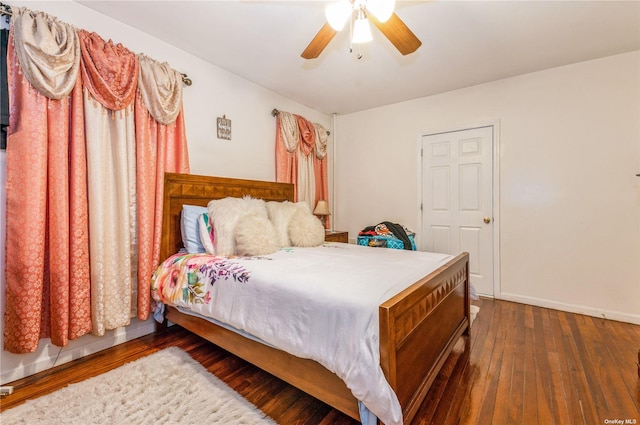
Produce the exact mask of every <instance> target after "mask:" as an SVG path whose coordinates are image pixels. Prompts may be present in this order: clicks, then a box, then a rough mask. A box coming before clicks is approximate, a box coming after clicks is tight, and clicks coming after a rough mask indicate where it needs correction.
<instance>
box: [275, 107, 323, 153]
mask: <svg viewBox="0 0 640 425" xmlns="http://www.w3.org/2000/svg"><path fill="white" fill-rule="evenodd" d="M278 127H279V129H278V131H279V133H280V139H281V141H282V144H283V145H284V147H285V149H286V151H287V152H289V153H294V152H296V151H297V150H298V148H300V152H301V153H302V154H303V155H304V156H309V154H311V153H314V155H315V157H316V158H318V159H320V160H322V159H324V157H325V156H326V155H327V140H328V136H327V130H326V129H325V128H324V127H323V126H322V125H320V124H318V123H312V122H311V121H309V120H307V119H306V118H305V117H303V116H300V115H296V114H292V113H289V112H284V111H279V112H278Z"/></svg>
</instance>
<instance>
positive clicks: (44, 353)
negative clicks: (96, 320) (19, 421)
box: [0, 318, 156, 385]
mask: <svg viewBox="0 0 640 425" xmlns="http://www.w3.org/2000/svg"><path fill="white" fill-rule="evenodd" d="M155 329H156V322H155V321H154V320H153V319H152V318H151V319H149V320H145V321H140V320H137V319H132V320H131V324H130V325H129V326H126V327H122V328H118V329H114V330H111V331H107V332H106V333H105V335H104V336H101V337H97V336H93V335H85V336H82V337H80V338H78V339H76V340H74V341H70V342H69V344H68V345H67V346H66V347H64V348H63V349H62V351H60V347H57V346H55V345H53V344H51V341H50V340H49V339H44V340H41V341H40V345H39V346H38V350H37V351H36V352H35V353H27V354H12V353H9V352H6V351H4V352H3V353H2V360H1V369H2V373H1V374H0V382H1V383H2V385H4V384H6V383H9V382H13V381H15V380H17V379H22V378H25V377H27V376H30V375H33V374H36V373H38V372H42V371H44V370H47V369H50V368H51V367H52V366H53V365H54V364H53V363H54V361H55V366H58V365H61V364H64V363H68V362H70V361H72V360H75V359H79V358H81V357H85V356H88V355H90V354H93V353H97V352H98V351H102V350H104V349H107V348H110V347H113V346H115V345H118V344H122V343H123V342H127V341H130V340H132V339H136V338H139V337H141V336H143V335H147V334H150V333H153V332H155ZM58 353H60V355H59V357H58V360H57V361H56V356H58Z"/></svg>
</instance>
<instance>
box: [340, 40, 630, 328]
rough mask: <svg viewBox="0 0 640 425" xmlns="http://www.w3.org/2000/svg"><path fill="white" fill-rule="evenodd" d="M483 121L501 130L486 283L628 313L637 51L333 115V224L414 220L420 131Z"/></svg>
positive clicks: (569, 304) (550, 301) (567, 305)
mask: <svg viewBox="0 0 640 425" xmlns="http://www.w3.org/2000/svg"><path fill="white" fill-rule="evenodd" d="M425 78H429V76H428V75H425ZM486 122H499V129H500V134H499V143H500V144H499V152H500V158H499V161H500V169H499V174H500V182H499V184H500V192H499V199H500V220H499V222H496V225H497V226H499V231H500V240H499V244H500V253H501V255H500V270H499V275H500V277H501V279H500V288H499V290H500V292H498V293H497V295H498V296H499V297H501V298H504V299H509V300H514V301H520V302H525V303H530V304H535V305H541V306H546V307H552V308H557V309H562V310H567V311H574V312H580V313H585V314H590V315H594V316H598V317H602V316H605V317H608V318H613V319H616V320H622V321H628V322H632V323H640V178H638V177H635V174H636V173H640V52H632V53H627V54H622V55H616V56H612V57H607V58H603V59H599V60H593V61H589V62H583V63H579V64H574V65H570V66H564V67H561V68H555V69H550V70H546V71H541V72H536V73H532V74H527V75H523V76H519V77H515V78H510V79H505V80H501V81H496V82H492V83H488V84H483V85H479V86H475V87H470V88H466V89H462V90H457V91H452V92H448V93H444V94H440V95H436V96H431V97H426V98H421V99H416V100H412V101H408V102H403V103H399V104H395V105H389V106H385V107H381V108H376V109H372V110H368V111H363V112H359V113H354V114H349V115H341V116H339V117H338V118H337V121H336V124H335V126H336V142H335V143H336V156H335V167H336V172H335V181H336V190H335V199H336V200H335V205H334V208H335V215H334V219H335V226H334V227H336V228H339V229H341V230H348V231H349V232H350V237H351V238H354V237H355V235H356V234H357V232H358V231H359V230H360V229H361V228H363V227H364V226H366V225H371V224H375V223H378V222H380V221H383V220H390V221H396V222H400V223H403V224H405V225H407V226H408V227H409V228H411V229H414V230H417V228H418V226H419V214H418V203H419V202H418V186H419V178H418V175H419V174H418V173H419V168H418V160H417V155H418V150H417V145H418V140H419V139H420V136H421V135H422V134H427V133H431V132H433V131H441V130H447V129H460V128H464V127H465V126H466V125H467V124H475V123H486ZM354 188H357V189H354Z"/></svg>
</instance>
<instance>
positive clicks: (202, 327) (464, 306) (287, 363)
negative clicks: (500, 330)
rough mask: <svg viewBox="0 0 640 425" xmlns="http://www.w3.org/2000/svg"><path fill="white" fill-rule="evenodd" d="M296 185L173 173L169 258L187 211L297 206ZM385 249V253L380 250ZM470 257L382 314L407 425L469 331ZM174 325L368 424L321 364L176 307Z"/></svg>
mask: <svg viewBox="0 0 640 425" xmlns="http://www.w3.org/2000/svg"><path fill="white" fill-rule="evenodd" d="M293 190H294V189H293V185H291V184H286V183H274V182H263V181H255V180H242V179H232V178H222V177H208V176H197V175H190V174H175V173H167V174H165V181H164V207H163V224H162V242H161V250H160V254H161V259H162V260H164V259H165V258H167V257H169V256H170V255H172V254H174V253H176V252H177V251H178V250H179V249H180V248H182V238H181V235H180V213H181V211H182V205H183V204H184V205H202V206H206V205H207V203H208V202H209V201H210V200H212V199H221V198H225V197H228V196H232V197H241V196H244V195H251V196H252V197H255V198H262V199H265V200H268V201H284V200H289V201H293V199H294V192H293ZM376 249H380V248H376ZM469 301H470V300H469V256H468V254H467V253H462V254H460V255H458V256H457V257H455V258H454V259H452V260H451V261H450V262H449V263H448V264H446V265H444V266H442V267H440V268H439V269H437V270H435V271H434V272H432V273H431V274H429V275H427V276H425V277H423V278H422V279H420V280H419V281H417V282H416V283H414V284H413V285H412V286H410V287H409V288H407V289H405V290H404V291H402V292H400V293H399V294H397V295H395V296H394V297H392V298H391V299H389V300H388V301H386V302H384V303H383V304H382V305H381V306H380V308H379V315H380V317H379V321H380V363H381V365H382V369H383V371H384V374H385V376H386V377H387V380H388V381H389V383H390V385H391V387H392V388H393V389H394V391H395V392H396V394H397V396H398V399H399V401H400V405H401V406H402V410H403V418H404V423H405V424H408V423H410V422H411V420H412V419H413V417H414V416H415V414H416V412H417V411H418V409H419V407H420V405H421V403H422V401H423V400H424V398H425V396H426V394H427V391H428V390H429V387H430V386H431V384H432V383H433V381H434V379H435V378H436V376H437V374H438V372H439V371H440V369H441V367H442V365H443V364H444V361H445V360H446V358H447V356H448V355H449V353H450V352H451V350H452V349H453V346H454V344H455V343H456V342H457V341H458V339H459V338H460V336H461V335H462V334H468V332H469V323H470V321H469ZM166 319H168V320H169V321H171V322H173V323H175V324H178V325H180V326H182V327H183V328H185V329H188V330H189V331H191V332H193V333H195V334H197V335H200V336H202V337H203V338H205V339H207V340H209V341H211V342H213V343H214V344H216V345H218V346H220V347H222V348H224V349H225V350H227V351H229V352H231V353H233V354H235V355H237V356H238V357H241V358H243V359H245V360H246V361H248V362H250V363H252V364H254V365H256V366H258V367H260V368H261V369H263V370H265V371H267V372H269V373H271V374H273V375H275V376H277V377H279V378H280V379H282V380H284V381H286V382H288V383H289V384H291V385H293V386H295V387H297V388H299V389H301V390H303V391H305V392H306V393H308V394H310V395H312V396H314V397H316V398H317V399H319V400H322V401H323V402H325V403H327V404H329V405H330V406H332V407H334V408H336V409H338V410H340V411H342V412H344V413H345V414H347V415H349V416H351V417H352V418H354V419H356V420H360V415H359V411H358V405H357V400H356V399H355V397H354V396H353V395H352V394H351V391H350V390H349V389H348V388H347V386H346V385H345V383H344V382H343V381H342V380H341V379H340V378H338V377H337V376H336V375H335V374H334V373H332V372H330V371H329V370H328V369H326V368H325V367H323V366H322V365H320V364H319V363H317V362H315V361H312V360H308V359H301V358H299V357H296V356H293V355H291V354H288V353H286V352H284V351H280V350H277V349H274V348H271V347H269V346H267V345H263V344H260V343H258V342H255V341H252V340H250V339H247V338H245V337H243V336H241V335H239V334H236V333H235V332H232V331H229V330H227V329H224V328H222V327H220V326H217V325H215V324H213V323H211V322H208V321H206V320H204V319H201V318H199V317H195V316H191V315H187V314H183V313H180V312H179V311H178V310H177V309H175V308H172V307H168V308H167V314H166Z"/></svg>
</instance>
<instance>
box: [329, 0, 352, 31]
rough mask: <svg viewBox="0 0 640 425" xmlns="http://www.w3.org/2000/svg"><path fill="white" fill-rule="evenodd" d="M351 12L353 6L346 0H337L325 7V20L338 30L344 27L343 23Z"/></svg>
mask: <svg viewBox="0 0 640 425" xmlns="http://www.w3.org/2000/svg"><path fill="white" fill-rule="evenodd" d="M352 12H353V8H352V6H351V3H349V1H348V0H339V1H337V2H335V3H329V4H328V5H327V7H326V8H325V15H326V17H327V22H329V25H331V28H333V29H334V30H336V31H340V30H342V28H344V24H346V23H347V20H349V17H350V16H351V13H352Z"/></svg>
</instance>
